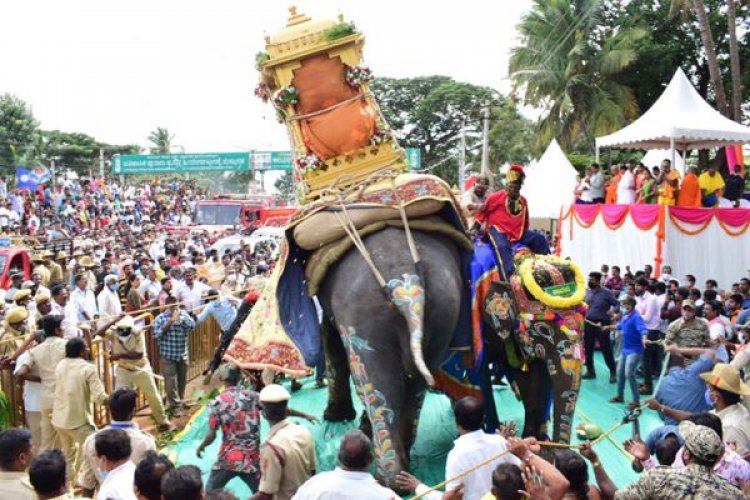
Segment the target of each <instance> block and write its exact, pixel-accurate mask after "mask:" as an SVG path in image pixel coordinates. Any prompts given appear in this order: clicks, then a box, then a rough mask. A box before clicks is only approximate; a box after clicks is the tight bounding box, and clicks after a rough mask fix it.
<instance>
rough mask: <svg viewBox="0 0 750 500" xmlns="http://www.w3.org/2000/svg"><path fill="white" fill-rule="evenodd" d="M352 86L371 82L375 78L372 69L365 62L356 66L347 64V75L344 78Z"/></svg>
mask: <svg viewBox="0 0 750 500" xmlns="http://www.w3.org/2000/svg"><path fill="white" fill-rule="evenodd" d="M344 79H345V80H346V83H347V85H349V86H350V87H359V86H360V85H362V84H364V83H369V82H371V81H373V80H374V79H375V77H374V76H373V74H372V70H371V69H370V67H369V66H365V65H364V64H357V65H356V66H348V65H347V66H346V76H345V78H344Z"/></svg>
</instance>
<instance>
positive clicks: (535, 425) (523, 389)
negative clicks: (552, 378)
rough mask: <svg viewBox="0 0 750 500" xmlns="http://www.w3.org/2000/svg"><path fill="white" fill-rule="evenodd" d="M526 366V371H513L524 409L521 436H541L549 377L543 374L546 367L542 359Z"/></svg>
mask: <svg viewBox="0 0 750 500" xmlns="http://www.w3.org/2000/svg"><path fill="white" fill-rule="evenodd" d="M527 367H528V369H527V370H526V371H523V370H516V372H515V383H516V385H517V386H518V390H519V392H520V394H521V400H522V401H523V407H524V410H525V411H526V415H525V418H524V423H523V434H522V436H523V437H535V438H541V437H542V427H543V425H544V424H545V423H546V419H545V414H546V413H547V406H548V404H549V394H550V391H549V379H548V378H546V377H545V376H544V371H545V370H546V367H545V366H544V362H543V361H540V360H534V361H531V362H529V363H528V365H527Z"/></svg>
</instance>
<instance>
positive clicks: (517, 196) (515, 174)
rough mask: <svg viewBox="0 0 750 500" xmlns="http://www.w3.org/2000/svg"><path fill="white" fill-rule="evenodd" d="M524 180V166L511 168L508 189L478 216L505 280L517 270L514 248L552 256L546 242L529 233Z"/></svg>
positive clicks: (493, 196)
mask: <svg viewBox="0 0 750 500" xmlns="http://www.w3.org/2000/svg"><path fill="white" fill-rule="evenodd" d="M524 178H525V174H524V172H523V167H522V166H520V165H512V166H511V167H510V170H509V171H508V173H507V174H506V186H505V189H501V190H500V191H496V192H494V193H492V194H491V195H489V196H488V197H487V202H486V203H485V205H484V208H482V209H481V210H479V211H478V212H477V213H476V220H477V222H479V223H482V224H485V226H486V231H487V234H488V235H489V237H490V240H491V241H492V242H493V244H494V245H495V250H496V251H497V253H498V254H499V256H500V259H501V261H502V269H503V271H504V273H505V280H506V281H507V280H508V279H509V278H510V275H511V274H513V271H514V270H515V265H514V263H513V246H514V245H516V244H521V245H524V246H526V247H528V249H529V250H531V251H532V252H534V253H536V254H544V255H546V254H549V253H550V250H549V245H548V244H547V239H546V238H545V237H544V236H543V235H541V234H540V233H537V232H536V231H531V230H529V211H528V204H527V202H526V198H524V197H523V196H521V186H522V185H523V181H524ZM475 225H476V224H475Z"/></svg>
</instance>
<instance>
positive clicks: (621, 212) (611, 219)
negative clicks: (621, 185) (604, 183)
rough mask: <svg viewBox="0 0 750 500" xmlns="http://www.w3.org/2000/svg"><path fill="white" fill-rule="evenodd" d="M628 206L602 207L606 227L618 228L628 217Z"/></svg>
mask: <svg viewBox="0 0 750 500" xmlns="http://www.w3.org/2000/svg"><path fill="white" fill-rule="evenodd" d="M629 207H630V205H602V217H604V222H606V223H607V225H608V226H618V225H620V223H622V220H623V219H624V218H625V216H626V215H628V208H629Z"/></svg>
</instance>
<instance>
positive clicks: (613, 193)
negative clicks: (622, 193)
mask: <svg viewBox="0 0 750 500" xmlns="http://www.w3.org/2000/svg"><path fill="white" fill-rule="evenodd" d="M610 172H612V178H611V179H610V180H609V184H607V190H606V193H607V197H606V199H605V200H604V203H606V204H607V205H611V204H614V203H617V184H619V182H620V178H621V177H622V174H621V173H620V167H619V166H618V165H612V167H611V168H610Z"/></svg>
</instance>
